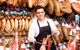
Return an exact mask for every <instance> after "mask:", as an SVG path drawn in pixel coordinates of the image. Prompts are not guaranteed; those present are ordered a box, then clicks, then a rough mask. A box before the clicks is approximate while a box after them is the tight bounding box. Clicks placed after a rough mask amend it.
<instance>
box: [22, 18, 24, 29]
mask: <svg viewBox="0 0 80 50" xmlns="http://www.w3.org/2000/svg"><path fill="white" fill-rule="evenodd" d="M24 28H25V20H24V19H22V30H24Z"/></svg>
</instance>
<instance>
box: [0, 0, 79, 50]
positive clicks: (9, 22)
mask: <svg viewBox="0 0 80 50" xmlns="http://www.w3.org/2000/svg"><path fill="white" fill-rule="evenodd" d="M38 5H40V6H42V7H44V9H45V12H46V16H48V17H49V18H51V19H53V21H54V24H55V26H56V27H57V29H58V31H59V32H60V34H59V35H57V34H56V36H55V37H53V40H54V43H55V45H56V48H57V49H58V50H80V0H0V50H34V49H35V47H34V44H31V43H30V42H29V41H28V39H27V37H28V31H29V27H30V25H31V22H32V19H33V18H35V12H34V8H35V7H36V6H38ZM48 40H50V39H48ZM46 41H47V40H46ZM37 43H39V42H37ZM39 44H42V43H39ZM49 47H50V46H48V50H50V49H49Z"/></svg>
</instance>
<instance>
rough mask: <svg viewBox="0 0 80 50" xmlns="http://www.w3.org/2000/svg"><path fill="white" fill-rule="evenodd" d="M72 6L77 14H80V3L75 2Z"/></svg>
mask: <svg viewBox="0 0 80 50" xmlns="http://www.w3.org/2000/svg"><path fill="white" fill-rule="evenodd" d="M71 6H72V8H73V9H74V10H75V12H76V13H78V14H80V3H76V2H73V3H71Z"/></svg>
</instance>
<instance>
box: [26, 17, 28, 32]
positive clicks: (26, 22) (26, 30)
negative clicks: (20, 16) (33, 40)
mask: <svg viewBox="0 0 80 50" xmlns="http://www.w3.org/2000/svg"><path fill="white" fill-rule="evenodd" d="M25 31H28V19H27V18H26V20H25Z"/></svg>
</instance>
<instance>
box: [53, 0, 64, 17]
mask: <svg viewBox="0 0 80 50" xmlns="http://www.w3.org/2000/svg"><path fill="white" fill-rule="evenodd" d="M53 2H54V8H55V15H56V16H62V15H63V13H62V12H61V11H60V3H59V2H58V1H57V0H53Z"/></svg>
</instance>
